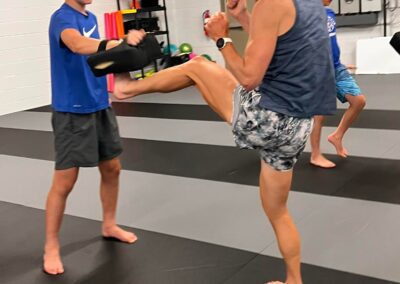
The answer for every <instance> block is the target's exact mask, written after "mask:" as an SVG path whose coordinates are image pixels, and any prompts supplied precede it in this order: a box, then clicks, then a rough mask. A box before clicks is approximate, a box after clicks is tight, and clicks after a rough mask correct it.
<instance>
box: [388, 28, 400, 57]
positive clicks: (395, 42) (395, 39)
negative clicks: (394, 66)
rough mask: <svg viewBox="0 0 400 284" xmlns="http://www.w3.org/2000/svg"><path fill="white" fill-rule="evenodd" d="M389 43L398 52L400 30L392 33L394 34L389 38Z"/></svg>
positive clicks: (399, 48)
mask: <svg viewBox="0 0 400 284" xmlns="http://www.w3.org/2000/svg"><path fill="white" fill-rule="evenodd" d="M390 44H391V45H392V46H393V48H394V49H395V50H396V51H397V52H398V53H399V54H400V32H397V33H395V34H394V36H393V37H392V39H391V40H390Z"/></svg>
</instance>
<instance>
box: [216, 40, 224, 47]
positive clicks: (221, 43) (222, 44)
mask: <svg viewBox="0 0 400 284" xmlns="http://www.w3.org/2000/svg"><path fill="white" fill-rule="evenodd" d="M224 44H225V40H224V39H223V38H220V39H218V40H217V47H218V48H223V47H224Z"/></svg>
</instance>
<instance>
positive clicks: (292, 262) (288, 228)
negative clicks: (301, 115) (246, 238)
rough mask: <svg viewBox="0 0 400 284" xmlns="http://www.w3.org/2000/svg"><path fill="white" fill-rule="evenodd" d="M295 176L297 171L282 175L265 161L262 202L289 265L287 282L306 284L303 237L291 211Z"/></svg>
mask: <svg viewBox="0 0 400 284" xmlns="http://www.w3.org/2000/svg"><path fill="white" fill-rule="evenodd" d="M292 176H293V171H286V172H278V171H275V170H274V169H272V168H271V167H270V166H268V165H267V164H266V163H265V162H261V174H260V195H261V201H262V205H263V208H264V211H265V213H266V215H267V216H268V219H269V220H270V222H271V225H272V227H273V229H274V231H275V235H276V238H277V241H278V246H279V249H280V251H281V253H282V256H283V259H284V261H285V264H286V273H287V278H286V282H285V283H287V284H302V280H301V270H300V235H299V233H298V231H297V229H296V226H295V224H294V222H293V220H292V218H291V216H290V214H289V211H288V209H287V199H288V195H289V191H290V187H291V183H292ZM272 283H274V282H272ZM278 283H280V282H278Z"/></svg>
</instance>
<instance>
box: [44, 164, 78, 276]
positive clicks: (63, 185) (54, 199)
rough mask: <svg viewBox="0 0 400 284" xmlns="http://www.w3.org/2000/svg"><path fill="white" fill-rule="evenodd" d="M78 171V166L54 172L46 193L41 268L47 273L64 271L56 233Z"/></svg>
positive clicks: (54, 273)
mask: <svg viewBox="0 0 400 284" xmlns="http://www.w3.org/2000/svg"><path fill="white" fill-rule="evenodd" d="M78 173H79V169H78V168H72V169H68V170H62V171H55V172H54V177H53V185H52V187H51V189H50V192H49V194H48V197H47V204H46V242H45V246H44V256H43V269H44V271H45V272H46V273H49V274H53V275H56V274H62V273H64V267H63V264H62V261H61V256H60V242H59V239H58V233H59V231H60V227H61V223H62V219H63V215H64V210H65V205H66V201H67V197H68V195H69V193H70V192H71V191H72V189H73V187H74V184H75V182H76V179H77V178H78Z"/></svg>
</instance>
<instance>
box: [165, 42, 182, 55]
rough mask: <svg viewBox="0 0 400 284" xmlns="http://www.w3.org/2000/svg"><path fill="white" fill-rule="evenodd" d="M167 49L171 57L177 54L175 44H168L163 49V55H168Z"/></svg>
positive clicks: (177, 50) (177, 49)
mask: <svg viewBox="0 0 400 284" xmlns="http://www.w3.org/2000/svg"><path fill="white" fill-rule="evenodd" d="M168 47H169V50H170V51H171V54H172V55H174V54H176V53H179V48H178V47H177V46H176V45H175V44H170V45H167V46H166V47H164V48H163V53H164V54H165V55H167V54H169V50H168Z"/></svg>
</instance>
